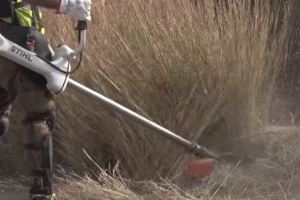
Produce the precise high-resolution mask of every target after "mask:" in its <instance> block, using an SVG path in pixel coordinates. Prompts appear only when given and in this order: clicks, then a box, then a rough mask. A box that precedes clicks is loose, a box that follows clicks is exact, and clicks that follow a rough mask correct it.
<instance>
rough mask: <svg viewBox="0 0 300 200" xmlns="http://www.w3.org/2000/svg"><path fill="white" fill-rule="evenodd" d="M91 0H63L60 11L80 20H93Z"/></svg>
mask: <svg viewBox="0 0 300 200" xmlns="http://www.w3.org/2000/svg"><path fill="white" fill-rule="evenodd" d="M91 4H92V2H91V0H61V3H60V6H59V13H62V14H67V15H70V16H72V17H74V18H75V19H76V20H78V21H91Z"/></svg>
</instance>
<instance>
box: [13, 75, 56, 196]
mask: <svg viewBox="0 0 300 200" xmlns="http://www.w3.org/2000/svg"><path fill="white" fill-rule="evenodd" d="M18 89H19V90H18V91H19V101H20V103H21V106H22V108H23V109H24V111H25V113H26V115H25V119H24V121H23V124H24V125H25V126H26V128H27V136H26V137H27V138H26V143H25V148H26V150H27V152H28V153H27V155H28V159H29V162H30V163H31V165H32V166H31V168H32V169H33V177H34V183H33V185H32V188H31V189H30V194H31V198H32V199H35V198H36V199H39V196H40V195H46V196H48V198H49V199H50V198H51V195H52V185H51V178H52V155H53V152H52V151H53V149H52V131H53V128H54V117H55V103H54V100H53V95H52V94H51V93H49V92H48V90H47V89H46V86H45V80H44V78H43V77H41V76H40V75H37V74H35V73H33V72H30V71H28V70H22V72H21V73H20V77H19V88H18Z"/></svg>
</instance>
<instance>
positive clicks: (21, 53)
mask: <svg viewBox="0 0 300 200" xmlns="http://www.w3.org/2000/svg"><path fill="white" fill-rule="evenodd" d="M10 51H11V52H13V53H15V54H17V55H18V56H20V57H22V58H24V59H25V60H27V61H29V62H32V59H31V54H29V53H26V52H24V51H23V50H21V49H19V48H18V47H15V46H12V47H11V49H10Z"/></svg>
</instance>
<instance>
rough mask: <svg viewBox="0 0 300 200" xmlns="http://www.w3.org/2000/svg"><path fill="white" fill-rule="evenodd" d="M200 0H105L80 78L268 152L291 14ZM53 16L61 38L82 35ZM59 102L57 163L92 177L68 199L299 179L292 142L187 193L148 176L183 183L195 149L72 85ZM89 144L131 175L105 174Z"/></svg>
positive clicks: (236, 146) (146, 109)
mask: <svg viewBox="0 0 300 200" xmlns="http://www.w3.org/2000/svg"><path fill="white" fill-rule="evenodd" d="M189 2H190V1H186V0H169V1H164V0H155V1H151V0H150V1H145V0H132V1H125V0H124V1H109V2H106V4H103V1H94V10H93V19H94V20H93V23H92V24H91V26H90V28H89V46H88V49H87V51H86V56H85V63H84V66H83V67H82V68H81V69H80V71H79V72H78V73H77V74H76V75H75V79H77V80H80V81H81V82H83V83H85V84H86V85H88V86H90V87H92V88H93V89H95V90H97V91H100V92H101V93H103V94H105V95H106V96H108V97H111V98H113V99H114V100H117V101H118V102H121V103H122V104H124V105H126V106H128V107H129V108H131V109H133V110H135V111H137V112H138V113H141V114H142V115H144V116H146V117H148V118H150V119H152V120H154V121H156V122H158V123H160V124H162V125H163V126H165V127H167V128H169V129H171V130H174V131H175V132H178V133H179V134H180V135H182V136H184V137H186V138H188V139H190V140H193V141H197V142H199V143H201V144H206V145H208V146H210V147H211V148H212V149H214V150H215V151H219V152H224V151H231V152H239V153H240V154H246V153H247V154H254V153H257V152H255V151H254V153H253V151H249V149H250V148H252V149H255V150H258V151H260V150H261V149H260V147H258V146H253V143H252V142H251V140H252V139H253V138H254V139H255V138H256V135H255V133H258V132H262V131H264V130H265V128H266V125H267V122H268V117H269V116H268V113H269V109H268V108H269V104H270V100H271V97H272V91H273V89H274V85H275V84H274V82H275V79H276V77H277V74H278V72H279V71H280V67H281V66H282V65H283V63H284V61H285V56H286V52H287V44H288V43H287V40H288V37H289V35H288V29H287V27H286V23H287V21H286V17H287V16H286V12H283V13H280V14H279V13H278V12H274V10H276V9H273V7H272V6H274V5H272V6H271V4H270V2H273V3H274V1H271V0H254V2H255V4H254V5H251V4H250V3H249V1H247V0H228V1H227V2H228V3H227V4H226V3H224V2H225V1H221V3H219V4H218V6H216V4H214V3H213V1H211V0H203V1H201V4H200V5H199V7H196V6H195V5H194V4H192V3H189ZM191 2H192V1H191ZM46 18H47V26H48V27H51V28H50V30H49V36H50V38H51V40H52V41H53V43H54V44H57V43H59V42H60V41H61V40H62V39H66V40H67V41H72V40H73V39H74V38H75V36H74V35H73V30H72V27H70V26H68V25H65V24H63V26H62V23H60V24H56V22H57V19H59V20H66V18H64V17H62V16H60V17H58V18H52V17H51V18H50V17H49V16H46ZM66 21H67V20H66ZM58 111H59V119H58V124H57V129H56V133H55V134H56V151H57V152H56V155H57V156H56V159H57V162H56V163H58V164H59V165H61V166H62V167H63V168H66V169H68V170H72V171H75V172H77V173H89V174H90V175H92V176H93V179H90V178H83V179H81V180H80V181H73V179H68V180H67V181H66V182H65V184H64V185H63V186H62V190H61V192H60V196H61V198H62V199H76V198H77V199H167V198H168V199H196V198H199V199H201V198H202V199H207V198H216V199H217V198H220V196H222V195H224V198H225V199H235V197H232V198H231V196H232V195H233V196H236V199H239V198H254V197H255V199H259V198H262V199H264V198H269V199H276V198H277V199H282V197H285V196H287V197H288V196H289V195H290V193H289V189H290V188H289V185H291V184H293V183H294V182H293V181H296V180H298V179H297V177H298V174H297V173H295V174H293V175H294V176H289V178H286V176H287V174H286V173H285V171H284V170H286V169H288V170H289V168H288V167H292V166H293V167H295V166H296V165H295V164H296V163H291V164H290V165H289V166H288V167H283V169H284V170H281V169H282V167H281V165H282V164H284V163H286V161H287V160H288V159H294V157H292V156H291V157H290V156H289V155H292V154H293V153H294V152H296V149H290V150H288V148H287V147H284V149H285V150H287V151H288V152H286V154H285V155H282V154H280V152H282V151H275V152H276V154H270V155H265V156H266V157H265V158H262V159H261V162H256V163H255V164H253V165H254V166H251V167H252V168H250V169H249V168H246V169H245V168H239V167H237V166H236V167H234V166H230V165H226V166H223V165H222V166H220V167H219V169H217V171H216V172H215V174H214V175H213V176H212V177H210V178H209V179H207V180H204V181H203V182H201V183H198V182H195V185H194V187H192V185H189V189H190V191H188V192H184V191H181V190H180V189H179V188H178V187H177V186H174V185H172V184H171V183H168V184H162V185H161V184H156V183H154V182H150V183H149V182H143V184H144V185H143V184H141V183H140V182H139V181H145V180H151V181H155V180H158V181H161V180H162V179H161V177H164V178H168V180H170V181H171V182H173V181H175V182H176V183H182V182H184V180H182V178H178V177H180V171H181V168H182V165H183V164H182V163H183V162H182V161H184V160H185V159H188V158H187V156H186V155H185V154H184V153H183V150H182V149H180V148H178V147H176V146H175V145H173V144H171V143H169V142H167V141H165V140H163V139H162V138H161V137H159V136H156V135H153V133H152V132H151V131H149V130H146V129H144V128H143V127H140V126H138V125H136V124H134V123H131V122H129V121H128V120H126V119H124V118H123V117H121V116H120V115H118V114H117V113H113V112H111V111H109V110H106V109H105V108H103V107H101V106H100V104H98V103H96V102H94V101H92V100H90V99H87V98H86V97H83V96H81V95H80V94H77V93H73V91H67V92H66V93H64V94H63V95H61V96H59V97H58ZM254 145H256V143H254ZM82 148H84V149H85V150H86V151H87V152H88V153H89V155H91V157H92V158H93V159H94V160H95V162H96V163H99V165H100V166H101V167H103V168H105V169H108V170H107V171H110V172H111V171H112V168H113V166H114V165H115V164H117V163H118V164H119V168H118V171H119V175H121V177H122V178H120V176H117V177H114V178H113V177H111V176H109V175H107V174H106V173H104V172H103V171H101V173H100V175H99V176H98V172H99V171H98V168H97V167H95V165H94V164H93V163H91V162H89V161H88V160H86V157H85V156H84V155H83V153H82ZM266 152H271V150H270V149H267V150H266ZM296 160H297V159H296V158H295V161H296ZM278 163H279V166H278ZM275 173H277V174H279V175H278V176H276V177H274V174H275ZM95 174H96V175H95ZM294 178H295V180H294ZM95 179H96V180H95ZM128 180H130V181H128ZM134 184H137V185H138V187H137V188H138V189H139V190H142V192H141V193H139V192H137V189H136V188H135V187H134ZM143 188H146V189H143ZM191 188H194V189H192V190H191ZM278 188H279V189H281V191H282V193H280V194H279V193H277V191H279V190H278ZM147 191H148V192H147ZM273 192H274V193H273ZM216 194H218V195H216ZM273 194H274V195H273ZM291 194H292V193H291ZM293 194H294V193H293ZM80 195H82V196H80ZM269 195H273V196H269ZM290 196H291V195H290ZM279 197H280V198H279Z"/></svg>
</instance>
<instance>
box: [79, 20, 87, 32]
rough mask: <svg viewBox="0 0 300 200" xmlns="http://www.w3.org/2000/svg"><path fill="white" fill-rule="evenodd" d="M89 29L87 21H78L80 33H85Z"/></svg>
mask: <svg viewBox="0 0 300 200" xmlns="http://www.w3.org/2000/svg"><path fill="white" fill-rule="evenodd" d="M86 29H87V22H86V21H78V22H77V28H76V30H78V31H84V30H86Z"/></svg>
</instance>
